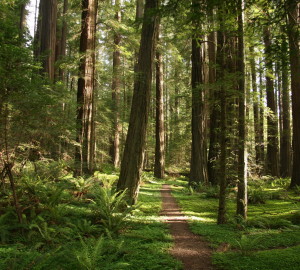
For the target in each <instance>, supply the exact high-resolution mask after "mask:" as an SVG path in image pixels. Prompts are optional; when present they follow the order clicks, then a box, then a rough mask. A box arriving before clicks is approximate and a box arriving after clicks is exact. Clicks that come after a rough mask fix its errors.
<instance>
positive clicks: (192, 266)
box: [161, 185, 215, 270]
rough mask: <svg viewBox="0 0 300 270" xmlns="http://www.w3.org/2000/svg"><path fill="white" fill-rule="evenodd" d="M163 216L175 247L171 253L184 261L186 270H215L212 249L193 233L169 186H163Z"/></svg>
mask: <svg viewBox="0 0 300 270" xmlns="http://www.w3.org/2000/svg"><path fill="white" fill-rule="evenodd" d="M161 196H162V209H163V210H162V212H161V215H162V216H166V218H165V222H166V223H168V224H169V226H170V232H171V235H172V237H173V239H174V246H173V248H172V249H171V251H170V253H171V254H172V255H173V256H174V257H175V258H177V259H178V260H180V261H182V264H183V269H184V270H213V269H215V268H214V267H213V266H212V263H211V255H212V249H211V248H210V247H209V245H208V243H207V242H206V241H205V240H204V239H203V238H202V237H201V236H199V235H196V234H194V233H192V232H191V231H190V229H189V226H188V223H187V217H186V216H184V214H183V213H182V212H181V210H180V207H179V205H178V203H177V202H176V200H175V198H174V197H173V196H172V194H171V188H170V186H169V185H163V188H162V190H161Z"/></svg>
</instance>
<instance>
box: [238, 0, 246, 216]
mask: <svg viewBox="0 0 300 270" xmlns="http://www.w3.org/2000/svg"><path fill="white" fill-rule="evenodd" d="M238 2H239V4H238V8H237V9H238V57H237V69H238V71H239V72H240V76H239V80H238V86H239V123H238V140H239V149H238V192H237V209H236V213H237V215H240V216H242V217H243V218H244V219H246V218H247V207H248V206H247V151H246V125H245V118H246V102H245V100H246V90H245V53H244V12H243V10H244V1H243V0H239V1H238Z"/></svg>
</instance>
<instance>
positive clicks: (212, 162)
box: [207, 12, 220, 185]
mask: <svg viewBox="0 0 300 270" xmlns="http://www.w3.org/2000/svg"><path fill="white" fill-rule="evenodd" d="M211 13H213V12H211ZM212 16H213V14H211V17H212ZM211 21H212V22H213V18H212V19H211ZM208 41H209V42H208V58H209V85H210V87H209V88H210V122H209V125H210V130H209V139H210V141H209V151H208V164H207V173H208V180H209V182H210V183H211V184H212V185H217V184H218V169H217V167H218V159H219V155H218V153H219V149H220V148H219V144H218V142H219V133H218V125H219V124H220V108H219V105H220V94H219V91H218V89H217V87H216V67H215V65H216V42H217V40H216V33H215V32H212V33H210V34H209V36H208Z"/></svg>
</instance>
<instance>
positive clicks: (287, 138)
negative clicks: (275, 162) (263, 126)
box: [280, 36, 292, 177]
mask: <svg viewBox="0 0 300 270" xmlns="http://www.w3.org/2000/svg"><path fill="white" fill-rule="evenodd" d="M287 47H288V44H287V41H286V37H285V36H284V37H283V38H282V59H281V74H282V112H281V114H282V138H281V147H280V175H281V177H290V176H291V163H292V160H291V119H290V109H291V108H290V93H289V86H288V59H287V58H288V57H287V51H288V50H287Z"/></svg>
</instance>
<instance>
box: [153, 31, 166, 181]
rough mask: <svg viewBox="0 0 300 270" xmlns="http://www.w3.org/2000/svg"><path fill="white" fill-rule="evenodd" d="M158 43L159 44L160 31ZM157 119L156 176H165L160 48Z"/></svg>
mask: <svg viewBox="0 0 300 270" xmlns="http://www.w3.org/2000/svg"><path fill="white" fill-rule="evenodd" d="M159 30H160V27H159V26H158V30H157V43H158V44H159V32H160V31H159ZM155 118H156V121H155V138H156V140H155V164H154V176H155V177H157V178H164V177H165V127H164V78H163V60H162V55H161V52H160V48H158V47H157V48H156V117H155Z"/></svg>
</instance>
